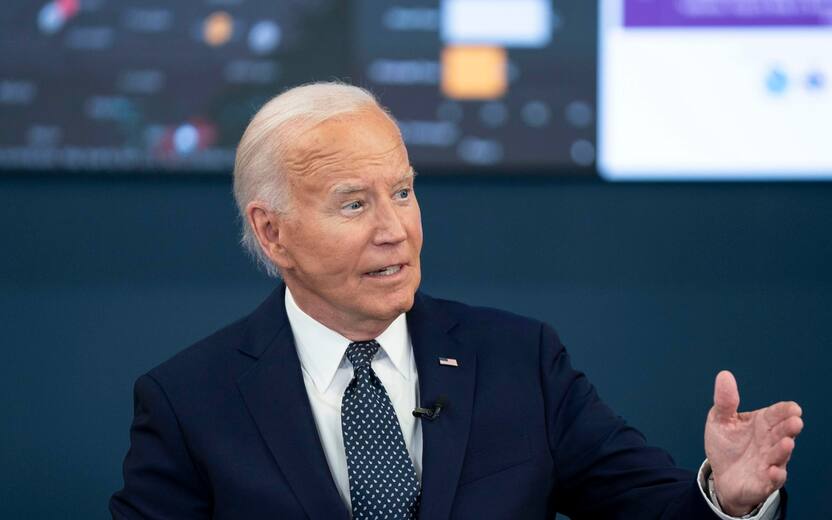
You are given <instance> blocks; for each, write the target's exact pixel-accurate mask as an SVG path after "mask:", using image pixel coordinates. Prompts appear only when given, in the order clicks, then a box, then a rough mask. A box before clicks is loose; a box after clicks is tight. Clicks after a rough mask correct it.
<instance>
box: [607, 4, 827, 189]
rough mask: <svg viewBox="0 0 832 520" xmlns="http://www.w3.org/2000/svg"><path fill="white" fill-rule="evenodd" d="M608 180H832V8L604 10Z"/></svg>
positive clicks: (640, 7) (771, 6)
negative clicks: (831, 178) (830, 178)
mask: <svg viewBox="0 0 832 520" xmlns="http://www.w3.org/2000/svg"><path fill="white" fill-rule="evenodd" d="M600 14H601V26H600V27H601V32H600V59H599V65H600V67H599V107H600V110H599V116H600V119H599V149H600V156H599V168H600V171H601V173H602V174H603V175H604V176H605V177H607V178H609V179H613V180H619V179H620V180H632V179H664V180H681V179H709V180H738V179H819V178H829V177H832V88H831V87H832V0H776V1H775V0H601V12H600Z"/></svg>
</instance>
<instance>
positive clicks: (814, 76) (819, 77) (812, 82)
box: [806, 70, 826, 90]
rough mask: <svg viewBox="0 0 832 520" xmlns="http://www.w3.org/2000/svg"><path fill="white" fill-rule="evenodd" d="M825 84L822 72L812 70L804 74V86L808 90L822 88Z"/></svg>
mask: <svg viewBox="0 0 832 520" xmlns="http://www.w3.org/2000/svg"><path fill="white" fill-rule="evenodd" d="M825 86H826V77H825V76H824V75H823V72H821V71H819V70H813V71H811V72H810V73H809V74H808V75H807V76H806V88H807V89H809V90H822V89H823V87H825Z"/></svg>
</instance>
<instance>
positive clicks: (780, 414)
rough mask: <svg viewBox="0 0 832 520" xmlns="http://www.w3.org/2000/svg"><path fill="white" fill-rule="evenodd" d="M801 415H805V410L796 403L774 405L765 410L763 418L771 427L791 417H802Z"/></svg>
mask: <svg viewBox="0 0 832 520" xmlns="http://www.w3.org/2000/svg"><path fill="white" fill-rule="evenodd" d="M801 415H803V410H802V409H801V408H800V405H798V404H797V403H795V402H794V401H781V402H779V403H774V404H773V405H771V406H769V407H768V408H765V409H764V410H763V417H765V420H766V424H768V425H769V426H774V425H775V424H777V423H779V422H781V421H783V420H785V419H788V418H789V417H793V416H794V417H800V416H801Z"/></svg>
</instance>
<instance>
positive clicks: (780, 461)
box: [766, 437, 794, 466]
mask: <svg viewBox="0 0 832 520" xmlns="http://www.w3.org/2000/svg"><path fill="white" fill-rule="evenodd" d="M792 451H794V439H792V438H791V437H785V438H783V439H780V440H779V441H778V442H777V443H776V444H775V445H774V446H772V448H771V451H770V452H769V453H768V457H766V459H767V461H768V463H769V464H770V465H772V466H785V465H786V463H787V462H789V459H790V458H791V457H792Z"/></svg>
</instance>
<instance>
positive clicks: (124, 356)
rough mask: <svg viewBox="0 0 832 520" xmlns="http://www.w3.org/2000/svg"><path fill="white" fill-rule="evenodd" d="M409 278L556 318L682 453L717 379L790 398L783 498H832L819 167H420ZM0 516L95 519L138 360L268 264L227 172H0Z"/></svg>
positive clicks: (114, 481) (813, 510) (624, 402)
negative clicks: (680, 175) (243, 240)
mask: <svg viewBox="0 0 832 520" xmlns="http://www.w3.org/2000/svg"><path fill="white" fill-rule="evenodd" d="M417 192H418V195H419V198H420V201H421V204H422V211H423V218H424V227H425V236H426V241H425V249H424V254H423V259H424V284H423V288H424V289H426V290H427V291H428V292H431V293H433V294H435V295H440V296H445V297H451V298H457V299H461V300H464V301H467V302H472V303H478V304H485V305H493V306H499V307H502V308H505V309H509V310H513V311H516V312H519V313H524V314H529V315H532V316H535V317H538V318H541V319H544V320H546V321H548V322H550V323H552V324H554V325H555V326H556V327H557V328H558V330H559V331H560V333H561V335H562V337H563V339H564V341H565V342H566V343H567V345H568V346H569V347H570V348H571V350H572V353H573V356H574V358H575V363H576V364H577V365H578V366H580V367H582V368H583V369H584V370H585V371H586V372H587V373H588V374H589V376H590V377H591V378H592V379H593V380H594V382H595V383H596V385H597V386H598V387H599V390H600V393H601V395H602V397H604V398H606V400H607V401H608V402H609V403H610V404H612V406H613V407H614V408H616V409H617V410H618V411H619V413H620V414H622V415H623V416H625V417H627V418H628V419H629V420H630V421H631V422H632V423H634V424H635V425H637V426H638V427H640V428H641V429H642V430H643V431H644V432H645V433H646V434H647V436H648V438H649V440H650V441H651V442H653V443H655V444H658V445H661V446H664V447H665V448H667V449H668V450H669V451H670V452H671V453H673V454H674V456H675V457H676V459H677V461H678V462H679V463H680V464H682V465H684V466H688V467H691V468H694V467H696V466H698V464H699V463H700V462H701V459H702V457H703V453H702V428H703V424H704V417H705V413H706V411H707V409H708V407H709V400H710V396H711V392H712V384H713V383H712V381H713V377H714V375H715V374H716V372H717V371H718V370H719V369H721V368H730V369H732V370H733V371H734V372H735V374H736V375H737V378H738V380H739V383H740V392H741V396H742V399H743V406H744V407H746V408H751V407H758V406H762V405H764V404H767V403H769V402H771V401H774V400H779V399H786V398H788V399H795V400H798V401H799V402H800V403H801V405H803V408H804V411H805V412H804V413H805V419H806V429H805V431H804V434H803V435H802V436H801V438H800V439H799V441H798V448H797V452H796V454H795V456H794V458H793V460H792V463H791V472H790V475H789V478H790V483H789V486H790V488H791V492H792V512H793V516H792V518H797V519H802V518H810V517H811V518H818V517H820V518H832V505H830V504H832V501H830V500H829V497H830V496H832V464H830V462H832V460H830V454H832V450H831V449H830V448H829V445H830V442H829V439H828V437H829V431H830V428H832V417H830V411H829V410H830V404H829V399H830V398H832V392H830V387H831V386H832V385H830V383H829V380H830V376H829V369H830V365H832V353H830V350H829V349H830V347H831V346H832V325H830V323H832V269H830V263H832V230H831V226H832V204H831V203H830V201H832V185H817V184H796V185H787V184H750V185H748V184H746V185H710V184H703V185H661V184H655V185H651V184H633V185H608V184H602V183H600V182H587V183H585V182H570V181H567V182H564V181H563V180H558V179H552V178H509V177H506V178H493V179H482V178H477V179H474V178H436V177H424V176H423V177H421V178H419V180H418V183H417ZM0 221H2V228H1V229H2V230H1V231H0V248H2V252H1V253H0V330H2V335H0V342H2V351H0V352H2V358H0V359H1V360H2V362H0V411H1V412H2V420H0V425H2V426H0V468H2V471H0V517H2V518H27V519H37V518H44V519H47V518H48V519H52V518H59V517H60V518H83V519H87V518H104V517H106V505H107V499H108V497H109V495H110V493H111V492H112V491H113V490H115V489H116V488H118V487H119V486H120V484H121V475H120V465H121V460H122V458H123V456H124V454H125V451H126V449H127V444H128V428H129V424H130V419H131V414H132V396H131V388H132V383H133V380H134V379H135V378H136V377H137V376H138V375H139V374H141V373H142V372H144V371H145V370H147V369H149V368H150V367H152V366H153V365H155V364H157V363H159V362H160V361H162V360H164V359H166V358H167V357H169V356H170V355H172V354H173V353H174V352H176V351H178V350H179V349H181V348H183V347H185V346H187V345H188V344H189V343H190V342H192V341H194V340H196V339H198V338H200V337H201V336H204V335H206V334H208V333H210V332H212V331H213V330H215V329H217V328H219V327H221V326H222V325H224V324H226V323H227V322H229V321H230V320H232V319H235V318H237V317H239V316H241V315H243V314H244V313H246V312H247V311H249V310H250V309H252V308H253V307H254V306H255V305H256V304H257V303H258V302H259V301H260V300H261V299H262V298H263V297H264V296H265V295H266V294H267V293H268V292H269V290H270V289H271V287H272V286H273V283H272V282H270V281H268V280H266V279H265V278H264V277H263V276H261V275H260V274H258V273H257V272H256V271H255V269H254V268H253V267H252V266H251V265H250V263H249V262H248V260H247V259H246V258H245V257H244V255H243V254H242V253H241V252H240V250H239V248H238V247H237V225H236V217H235V213H234V207H233V202H232V198H231V195H230V186H229V182H228V179H227V178H205V177H194V178H188V177H171V178H162V177H152V178H135V177H107V178H104V177H67V178H61V177H38V178H25V177H21V176H7V177H3V178H0Z"/></svg>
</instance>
